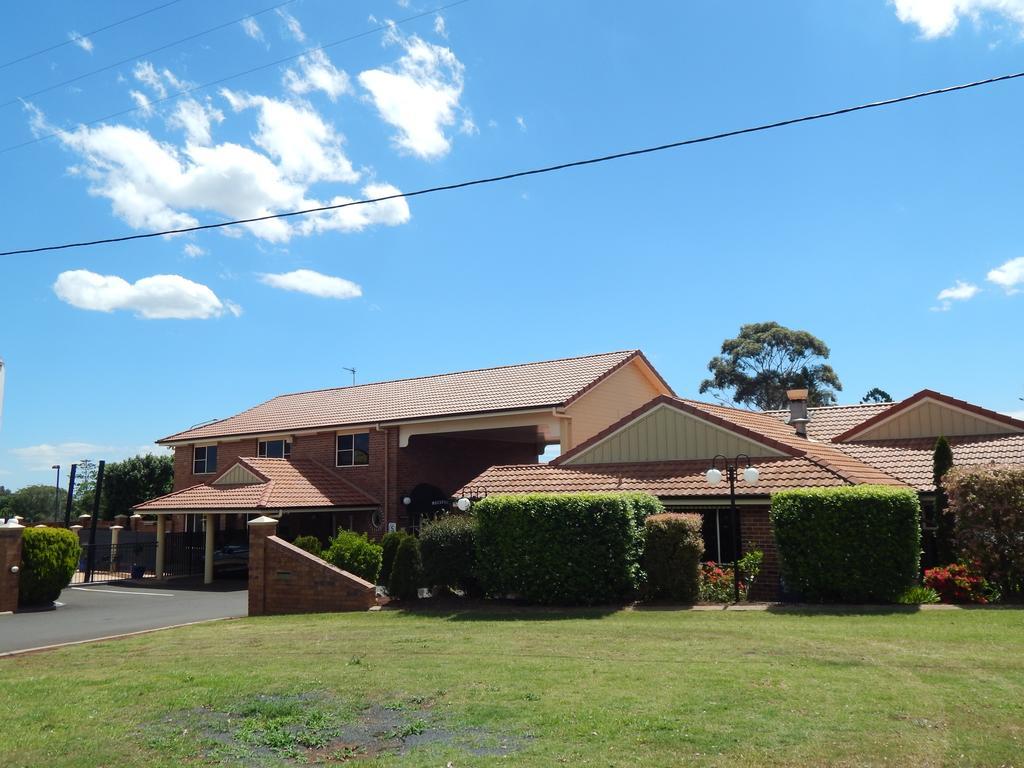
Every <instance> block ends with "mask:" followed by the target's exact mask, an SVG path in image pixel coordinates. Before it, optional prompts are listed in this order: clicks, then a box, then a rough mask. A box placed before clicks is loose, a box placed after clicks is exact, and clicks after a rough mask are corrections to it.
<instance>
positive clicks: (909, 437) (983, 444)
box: [460, 390, 1024, 598]
mask: <svg viewBox="0 0 1024 768" xmlns="http://www.w3.org/2000/svg"><path fill="white" fill-rule="evenodd" d="M806 396H807V392H806V390H793V391H791V392H790V397H791V404H790V406H791V407H790V410H787V411H774V412H767V413H759V412H754V411H747V410H741V409H736V408H728V407H725V406H721V405H713V404H710V403H703V402H698V401H694V400H682V399H678V398H675V397H672V396H668V395H662V396H659V397H657V398H655V399H653V400H651V401H650V402H648V403H646V404H644V405H643V406H641V407H640V408H638V409H637V410H636V411H634V412H633V413H631V414H629V415H627V416H625V417H624V418H622V419H620V420H619V421H618V422H616V423H614V424H611V425H610V426H608V427H607V428H606V429H604V430H602V431H601V432H599V433H597V434H595V435H593V436H592V437H591V438H589V439H588V440H585V441H583V442H582V443H579V444H577V445H576V446H575V447H574V448H572V449H571V450H569V451H567V452H565V453H563V454H562V455H561V456H559V457H558V458H557V459H555V460H553V461H552V462H551V463H549V464H530V465H526V464H520V465H506V466H495V467H491V468H489V469H487V470H486V471H485V472H483V473H481V474H480V475H479V476H477V477H476V478H474V479H473V480H472V481H470V483H469V484H467V486H466V487H465V488H464V489H462V490H460V493H466V494H468V495H470V496H471V497H472V496H473V495H475V493H476V490H475V489H486V492H487V493H491V494H493V493H534V492H542V491H559V492H565V491H594V492H607V491H646V492H648V493H652V494H654V495H655V496H658V497H659V498H660V499H661V501H662V502H663V503H664V505H665V506H666V508H668V509H669V510H670V511H681V512H699V513H700V514H702V515H703V519H704V543H705V551H706V557H707V558H708V559H711V560H716V561H718V562H723V561H724V562H730V561H731V560H732V559H733V546H734V545H733V542H734V541H735V539H734V536H733V521H732V514H731V507H730V505H729V487H728V484H727V483H724V482H723V483H721V484H719V485H718V486H714V487H713V486H711V485H710V484H709V483H708V479H707V474H706V473H707V471H708V469H709V468H711V466H712V462H713V461H714V459H713V457H715V456H718V455H722V456H726V457H729V458H730V459H735V457H737V456H743V457H745V458H741V460H740V462H739V464H740V467H739V468H740V471H741V472H742V469H743V468H744V466H745V465H746V464H747V462H748V461H749V464H750V465H751V466H753V467H755V468H756V469H757V475H758V477H757V482H756V483H753V484H748V483H745V482H743V480H742V479H740V480H738V481H737V483H736V497H737V507H738V518H739V541H740V545H741V548H745V547H746V546H747V545H753V546H754V547H755V548H757V549H760V550H762V551H763V552H764V553H765V561H764V572H763V576H762V578H761V579H760V581H759V585H758V587H756V588H755V592H756V593H757V594H756V596H757V597H762V598H766V597H774V596H776V595H777V592H778V557H777V551H776V548H775V541H774V537H773V534H772V530H771V525H770V522H769V515H768V513H769V509H770V504H771V494H772V492H774V491H779V490H784V489H789V488H821V487H834V486H842V485H860V484H865V483H870V484H875V485H889V486H896V487H904V488H912V489H914V490H915V491H917V492H918V494H919V495H920V497H921V501H922V507H923V508H924V510H925V515H924V521H923V522H924V525H925V528H926V534H927V533H928V529H929V528H932V525H931V523H932V521H931V519H930V516H929V512H930V509H931V505H932V503H933V500H934V493H935V488H934V486H933V484H932V451H933V449H934V446H935V441H936V439H937V438H938V436H940V435H943V436H945V437H947V439H948V440H949V442H950V444H951V446H952V448H953V454H954V462H955V463H956V464H958V465H961V466H967V465H988V464H999V465H1003V466H1016V467H1024V422H1022V421H1020V420H1017V419H1013V418H1011V417H1009V416H1006V415H1003V414H999V413H996V412H994V411H990V410H988V409H985V408H981V407H979V406H976V405H973V404H971V403H967V402H964V401H962V400H956V399H954V398H951V397H948V396H946V395H943V394H941V393H938V392H933V391H931V390H922V391H921V392H918V393H917V394H915V395H914V396H912V397H909V398H907V399H906V400H903V401H902V402H899V403H873V404H869V405H852V406H829V407H823V408H807V404H806ZM718 462H719V463H718V466H719V467H721V466H722V464H721V459H719V460H718ZM924 542H925V548H926V549H925V560H926V561H927V560H928V556H929V546H930V544H931V543H932V537H931V536H929V535H926V536H925V537H924Z"/></svg>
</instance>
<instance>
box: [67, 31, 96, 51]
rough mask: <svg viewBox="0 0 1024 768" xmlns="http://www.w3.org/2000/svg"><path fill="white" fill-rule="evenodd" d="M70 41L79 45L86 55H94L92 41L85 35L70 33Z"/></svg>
mask: <svg viewBox="0 0 1024 768" xmlns="http://www.w3.org/2000/svg"><path fill="white" fill-rule="evenodd" d="M68 40H70V41H71V42H72V43H74V44H75V45H77V46H78V47H79V48H81V49H82V50H83V51H85V52H86V53H92V48H93V45H92V40H90V39H89V38H88V37H85V36H84V35H80V34H78V33H77V32H68Z"/></svg>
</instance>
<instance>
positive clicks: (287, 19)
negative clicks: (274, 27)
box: [277, 8, 306, 43]
mask: <svg viewBox="0 0 1024 768" xmlns="http://www.w3.org/2000/svg"><path fill="white" fill-rule="evenodd" d="M277 15H278V16H279V17H280V18H281V21H283V22H284V26H285V28H286V29H287V30H288V34H289V35H291V36H292V38H293V39H294V40H295V41H296V42H299V43H304V42H306V33H305V32H303V31H302V25H301V24H299V20H298V19H296V18H295V17H294V16H292V15H291V14H290V13H288V11H285V10H283V9H281V8H278V9H277Z"/></svg>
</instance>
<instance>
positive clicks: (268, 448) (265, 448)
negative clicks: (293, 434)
mask: <svg viewBox="0 0 1024 768" xmlns="http://www.w3.org/2000/svg"><path fill="white" fill-rule="evenodd" d="M256 455H257V456H259V457H260V458H261V459H290V458H291V456H292V443H291V441H290V440H260V443H259V446H258V448H257V449H256Z"/></svg>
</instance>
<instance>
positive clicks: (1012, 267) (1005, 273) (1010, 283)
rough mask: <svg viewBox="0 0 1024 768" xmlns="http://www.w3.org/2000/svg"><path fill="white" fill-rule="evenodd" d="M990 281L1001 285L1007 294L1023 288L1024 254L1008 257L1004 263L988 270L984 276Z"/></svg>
mask: <svg viewBox="0 0 1024 768" xmlns="http://www.w3.org/2000/svg"><path fill="white" fill-rule="evenodd" d="M985 277H986V278H987V279H988V281H989V282H990V283H995V284H996V285H998V286H1001V287H1002V289H1003V290H1004V291H1006V292H1007V293H1009V294H1013V293H1017V292H1019V291H1020V290H1022V289H1024V256H1018V257H1017V258H1015V259H1010V260H1009V261H1008V262H1006V263H1005V264H1002V265H1000V266H998V267H996V268H995V269H993V270H989V273H988V274H987V275H986V276H985Z"/></svg>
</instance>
